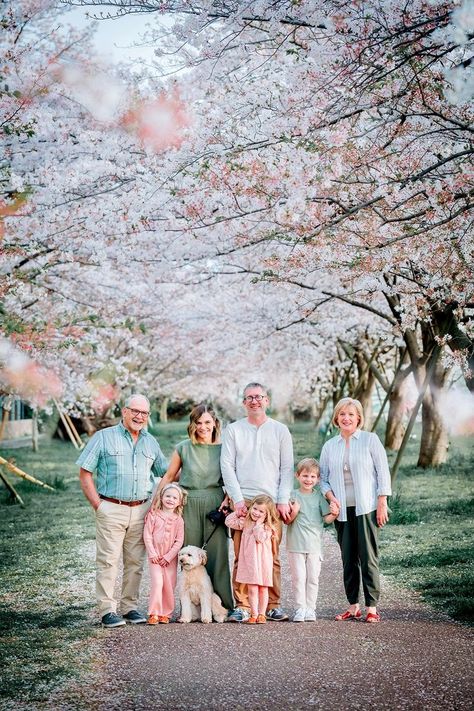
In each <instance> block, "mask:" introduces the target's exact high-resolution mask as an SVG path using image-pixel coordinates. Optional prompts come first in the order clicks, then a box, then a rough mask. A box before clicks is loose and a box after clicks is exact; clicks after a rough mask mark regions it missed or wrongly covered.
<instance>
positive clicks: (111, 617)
mask: <svg viewBox="0 0 474 711" xmlns="http://www.w3.org/2000/svg"><path fill="white" fill-rule="evenodd" d="M101 622H102V627H122V625H124V624H125V620H124V619H123V618H122V617H120V616H119V615H117V614H116V613H115V612H108V613H107V614H106V615H104V616H103V617H102V620H101Z"/></svg>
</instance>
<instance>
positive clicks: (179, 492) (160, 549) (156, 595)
mask: <svg viewBox="0 0 474 711" xmlns="http://www.w3.org/2000/svg"><path fill="white" fill-rule="evenodd" d="M185 501H186V492H184V491H183V489H181V487H180V486H178V485H177V484H168V485H167V486H164V487H163V488H162V489H161V491H158V492H157V493H156V494H155V497H154V499H153V503H152V505H151V507H150V510H149V512H148V513H147V515H146V516H145V528H144V530H143V540H144V542H145V547H146V550H147V553H148V561H149V565H150V588H151V589H150V600H149V602H148V624H149V625H156V624H158V623H159V622H161V623H164V624H166V623H168V622H169V618H170V615H171V613H172V612H173V609H174V589H175V587H176V575H177V569H178V553H179V550H180V548H182V545H183V540H184V521H183V516H182V513H183V506H184V504H185Z"/></svg>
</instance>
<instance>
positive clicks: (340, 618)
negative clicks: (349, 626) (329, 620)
mask: <svg viewBox="0 0 474 711" xmlns="http://www.w3.org/2000/svg"><path fill="white" fill-rule="evenodd" d="M361 617H362V612H361V611H360V610H357V612H350V610H346V611H345V612H341V614H340V615H336V616H335V618H334V619H335V620H336V622H345V621H346V620H360V618H361Z"/></svg>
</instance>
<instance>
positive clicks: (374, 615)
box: [365, 612, 380, 624]
mask: <svg viewBox="0 0 474 711" xmlns="http://www.w3.org/2000/svg"><path fill="white" fill-rule="evenodd" d="M365 621H366V622H369V623H371V624H374V623H375V622H380V615H379V613H378V612H368V613H367V617H366V618H365Z"/></svg>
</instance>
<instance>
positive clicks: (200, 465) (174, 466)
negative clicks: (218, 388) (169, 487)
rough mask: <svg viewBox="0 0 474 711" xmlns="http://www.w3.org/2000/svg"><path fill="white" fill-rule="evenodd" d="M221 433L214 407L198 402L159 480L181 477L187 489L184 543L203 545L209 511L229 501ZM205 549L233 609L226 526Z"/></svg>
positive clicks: (211, 570)
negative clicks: (223, 487)
mask: <svg viewBox="0 0 474 711" xmlns="http://www.w3.org/2000/svg"><path fill="white" fill-rule="evenodd" d="M220 433H221V425H220V422H219V420H218V418H217V416H216V414H215V412H214V411H213V410H212V408H210V407H208V406H207V405H206V404H204V403H203V404H200V405H196V407H194V408H193V409H192V411H191V414H190V415H189V425H188V435H189V439H185V440H183V441H182V442H179V444H177V445H176V449H175V450H174V452H173V454H172V455H171V459H170V464H169V467H168V470H167V472H166V474H165V475H164V477H163V479H162V480H161V482H160V488H162V487H163V486H165V485H166V484H169V483H170V482H172V481H178V480H179V484H180V486H181V487H182V488H183V489H185V490H186V491H187V492H188V500H187V504H186V506H185V507H184V511H183V517H184V545H185V546H198V547H199V548H202V546H203V544H204V542H205V541H206V539H208V537H209V536H210V534H211V533H212V532H213V531H214V525H213V524H212V523H211V522H210V521H209V519H208V518H207V514H208V513H209V512H210V511H212V510H213V509H219V510H221V509H223V508H224V507H226V506H227V503H228V499H227V497H226V496H224V492H223V489H222V486H223V481H222V475H221V467H220V455H221V444H220ZM206 552H207V564H206V569H207V572H208V573H209V576H210V578H211V580H212V585H213V587H214V590H215V592H216V593H217V594H218V595H219V597H220V598H221V600H222V604H223V605H224V607H226V608H227V609H229V610H232V609H233V606H234V605H233V601H232V590H231V585H230V569H229V549H228V537H227V529H226V527H225V526H223V525H221V524H218V525H217V527H216V530H215V531H214V533H212V536H211V537H210V539H209V541H208V543H207V545H206Z"/></svg>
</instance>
